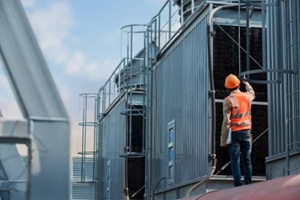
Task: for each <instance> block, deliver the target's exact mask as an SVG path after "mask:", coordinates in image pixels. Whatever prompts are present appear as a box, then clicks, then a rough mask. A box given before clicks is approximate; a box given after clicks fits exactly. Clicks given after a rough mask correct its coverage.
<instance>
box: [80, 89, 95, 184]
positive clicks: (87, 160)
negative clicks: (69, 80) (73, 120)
mask: <svg viewBox="0 0 300 200" xmlns="http://www.w3.org/2000/svg"><path fill="white" fill-rule="evenodd" d="M80 97H82V103H83V104H82V121H81V122H80V123H79V125H80V126H81V152H79V153H78V154H79V155H80V156H81V163H80V164H81V167H80V170H81V173H80V176H81V178H80V180H81V182H95V181H96V179H97V176H96V154H97V138H98V137H97V126H98V123H97V94H96V93H83V94H80ZM87 146H92V148H89V149H88V147H87Z"/></svg>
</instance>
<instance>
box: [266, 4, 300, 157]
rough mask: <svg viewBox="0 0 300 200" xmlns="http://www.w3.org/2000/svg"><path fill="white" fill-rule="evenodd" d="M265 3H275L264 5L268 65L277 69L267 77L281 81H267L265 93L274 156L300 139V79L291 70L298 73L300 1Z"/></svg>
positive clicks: (299, 62) (299, 56)
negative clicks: (266, 25) (266, 95)
mask: <svg viewBox="0 0 300 200" xmlns="http://www.w3.org/2000/svg"><path fill="white" fill-rule="evenodd" d="M268 2H269V3H270V4H271V5H276V6H269V7H267V14H268V19H269V20H268V29H267V30H268V31H267V33H268V37H267V44H268V45H267V51H268V60H267V62H268V65H267V66H268V69H271V70H275V71H276V73H270V74H269V79H271V80H278V81H280V83H278V84H270V85H269V93H268V96H269V99H268V101H269V116H270V117H269V126H270V132H271V134H270V140H269V144H270V145H269V152H270V156H274V155H279V154H282V153H285V152H286V145H287V144H290V143H292V142H297V141H300V134H299V131H298V130H299V128H300V109H299V103H300V102H299V99H300V93H299V81H300V80H299V76H298V75H295V74H294V73H292V72H291V71H293V72H295V73H296V72H297V73H298V70H299V69H298V68H299V64H300V55H299V48H300V44H299V37H300V30H299V14H300V2H299V1H293V0H287V1H285V2H280V3H278V2H277V1H276V0H269V1H268ZM289 70H290V71H289ZM298 145H299V144H298ZM292 148H293V147H292Z"/></svg>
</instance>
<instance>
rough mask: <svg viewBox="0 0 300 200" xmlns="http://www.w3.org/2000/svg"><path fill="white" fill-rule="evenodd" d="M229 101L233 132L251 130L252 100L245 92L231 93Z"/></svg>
mask: <svg viewBox="0 0 300 200" xmlns="http://www.w3.org/2000/svg"><path fill="white" fill-rule="evenodd" d="M227 99H228V100H229V102H230V103H231V115H230V120H231V124H230V128H231V131H240V130H250V129H251V126H252V122H251V99H250V97H249V96H248V95H247V94H245V93H243V92H236V93H231V94H230V95H229V96H228V97H227Z"/></svg>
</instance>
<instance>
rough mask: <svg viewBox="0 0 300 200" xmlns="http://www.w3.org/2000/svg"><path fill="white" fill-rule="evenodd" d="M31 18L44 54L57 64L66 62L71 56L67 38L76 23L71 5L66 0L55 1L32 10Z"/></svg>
mask: <svg viewBox="0 0 300 200" xmlns="http://www.w3.org/2000/svg"><path fill="white" fill-rule="evenodd" d="M29 19H30V22H31V24H32V26H33V29H34V31H35V33H36V35H37V37H38V40H39V43H40V46H41V48H42V50H43V52H44V54H45V55H47V57H48V58H50V59H51V60H52V61H54V62H55V63H56V64H61V63H64V62H65V61H66V60H67V58H68V56H69V49H68V47H67V46H66V44H65V40H66V38H67V37H68V36H69V35H70V31H71V29H72V27H73V26H74V25H75V22H74V21H73V19H72V11H71V9H70V6H69V5H68V4H67V3H65V2H58V3H53V4H51V5H50V6H48V7H46V8H45V9H39V10H35V11H32V12H31V13H29Z"/></svg>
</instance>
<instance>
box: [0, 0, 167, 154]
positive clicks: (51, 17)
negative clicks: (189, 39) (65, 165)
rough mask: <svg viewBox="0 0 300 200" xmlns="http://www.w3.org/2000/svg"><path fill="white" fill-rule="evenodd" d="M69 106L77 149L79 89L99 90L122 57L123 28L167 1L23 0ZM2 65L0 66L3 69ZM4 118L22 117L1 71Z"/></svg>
mask: <svg viewBox="0 0 300 200" xmlns="http://www.w3.org/2000/svg"><path fill="white" fill-rule="evenodd" d="M21 2H22V4H23V6H24V8H25V11H26V13H27V16H28V18H29V21H30V23H31V26H32V28H33V30H34V33H35V35H36V37H37V39H38V42H39V44H40V47H41V49H42V52H43V54H44V57H45V59H46V61H47V63H48V67H49V69H50V71H51V73H52V76H53V78H54V80H55V83H56V85H57V88H58V90H59V92H60V95H61V97H62V99H63V102H64V104H65V107H66V109H67V111H68V114H69V118H70V122H71V141H72V154H73V155H74V154H76V152H77V151H80V144H81V143H80V139H79V138H80V134H81V128H80V127H79V125H78V123H79V122H80V121H81V117H80V116H81V105H80V97H79V95H80V94H81V93H97V92H98V90H99V88H100V87H101V86H103V84H104V83H105V82H106V80H107V79H108V78H109V76H110V74H111V73H112V71H113V70H114V69H115V68H116V67H117V65H118V64H119V62H120V61H121V58H122V55H121V27H122V26H125V25H129V24H148V23H149V22H150V20H151V18H152V17H153V16H154V15H156V14H157V13H158V11H159V10H160V8H161V7H162V6H163V4H164V3H165V2H166V0H109V1H105V0H21ZM1 70H2V69H1ZM0 72H1V73H0V84H1V85H2V91H1V94H2V95H1V98H0V105H2V106H1V110H2V113H3V115H4V117H5V118H19V117H21V114H20V112H19V111H18V108H17V104H16V103H15V102H13V101H12V99H13V98H14V97H13V94H12V92H11V89H10V87H9V85H8V82H7V81H6V78H5V76H4V73H3V72H2V71H0Z"/></svg>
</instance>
